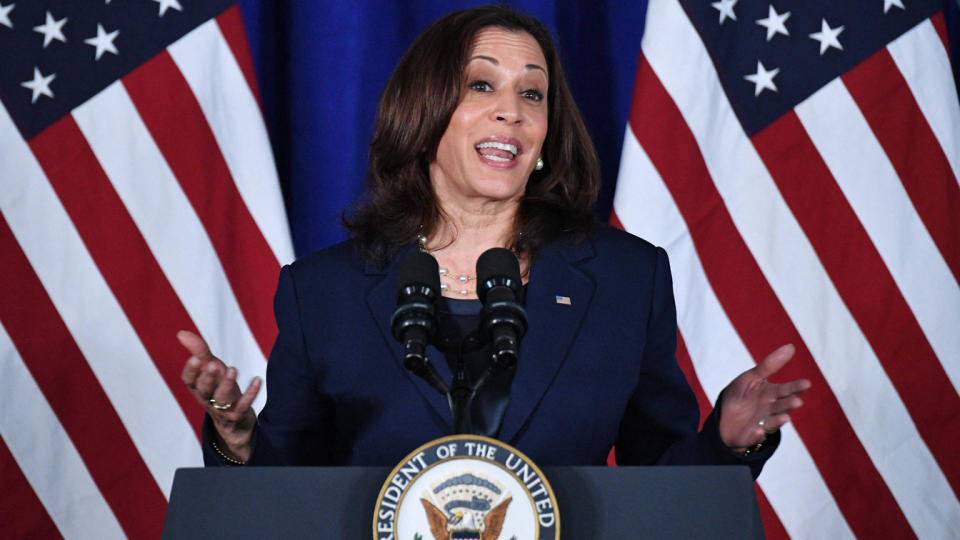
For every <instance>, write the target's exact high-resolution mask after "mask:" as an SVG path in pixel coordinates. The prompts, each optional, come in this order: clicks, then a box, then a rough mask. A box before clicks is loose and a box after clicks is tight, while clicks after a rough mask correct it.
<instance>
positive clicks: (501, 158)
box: [476, 141, 519, 163]
mask: <svg viewBox="0 0 960 540" xmlns="http://www.w3.org/2000/svg"><path fill="white" fill-rule="evenodd" d="M476 149H477V152H479V153H480V155H481V156H483V157H485V158H486V159H489V160H490V161H498V162H501V163H509V162H511V161H513V160H515V159H516V158H517V154H519V150H518V149H517V146H516V145H515V144H510V143H504V142H497V141H485V142H482V143H480V144H478V145H477V146H476Z"/></svg>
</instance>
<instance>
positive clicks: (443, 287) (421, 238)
mask: <svg viewBox="0 0 960 540" xmlns="http://www.w3.org/2000/svg"><path fill="white" fill-rule="evenodd" d="M417 243H418V244H420V249H421V250H422V251H424V252H425V253H430V250H429V249H427V237H426V236H425V235H423V234H420V235H417ZM439 272H440V279H441V280H444V279H456V280H457V284H459V285H460V288H458V289H455V290H456V292H458V293H459V294H460V296H468V295H470V294H472V293H474V292H475V291H473V290H471V289H466V288H464V287H463V285H466V284H467V283H470V282H471V281H474V280H476V279H477V276H471V275H468V274H457V276H456V277H454V276H453V275H452V274H451V273H450V271H449V270H447V268H446V267H443V266H441V267H440V270H439ZM449 290H450V285H448V284H447V283H444V282H443V281H441V282H440V291H441V294H443V293H444V292H446V291H449Z"/></svg>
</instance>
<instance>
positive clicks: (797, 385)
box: [776, 379, 811, 398]
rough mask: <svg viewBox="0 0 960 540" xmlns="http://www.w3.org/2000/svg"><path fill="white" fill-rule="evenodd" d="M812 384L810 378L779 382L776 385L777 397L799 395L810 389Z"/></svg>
mask: <svg viewBox="0 0 960 540" xmlns="http://www.w3.org/2000/svg"><path fill="white" fill-rule="evenodd" d="M810 384H811V383H810V381H809V379H797V380H795V381H790V382H786V383H783V384H778V385H776V388H777V397H778V398H784V397H787V396H799V395H800V394H802V393H804V392H806V391H807V390H809V389H810Z"/></svg>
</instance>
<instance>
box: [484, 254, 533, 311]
mask: <svg viewBox="0 0 960 540" xmlns="http://www.w3.org/2000/svg"><path fill="white" fill-rule="evenodd" d="M497 286H506V287H508V288H509V289H510V290H512V291H513V295H514V299H516V298H519V297H520V290H521V289H522V288H523V282H522V281H521V279H520V262H519V261H517V257H516V255H514V254H513V252H512V251H510V250H509V249H505V248H491V249H488V250H486V251H484V252H483V254H482V255H480V258H479V259H477V296H479V297H480V301H481V302H484V303H486V300H485V298H486V296H487V293H488V292H490V289H492V288H494V287H497ZM511 300H512V299H511Z"/></svg>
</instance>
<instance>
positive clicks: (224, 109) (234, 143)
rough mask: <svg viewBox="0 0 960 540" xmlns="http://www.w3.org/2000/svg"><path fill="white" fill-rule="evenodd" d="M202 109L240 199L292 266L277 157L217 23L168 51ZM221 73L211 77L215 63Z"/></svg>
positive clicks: (279, 255)
mask: <svg viewBox="0 0 960 540" xmlns="http://www.w3.org/2000/svg"><path fill="white" fill-rule="evenodd" d="M168 50H169V51H170V55H171V56H172V57H173V61H174V62H175V63H176V64H177V67H179V68H180V72H181V73H183V75H184V77H186V79H187V83H188V84H189V85H190V89H191V90H193V94H194V95H195V96H196V97H197V100H198V101H199V103H200V108H201V109H202V110H203V114H204V116H205V117H206V120H207V123H208V124H210V128H211V129H212V130H213V134H214V137H215V138H216V140H217V144H218V145H219V147H220V151H221V153H222V154H223V157H224V159H225V160H226V162H227V168H228V169H230V174H231V176H232V177H233V180H234V183H235V184H236V185H237V189H238V190H239V191H240V196H241V197H242V198H243V201H244V203H245V204H246V205H247V208H248V209H249V210H250V214H251V215H252V216H253V219H254V221H255V222H256V223H257V226H258V227H259V228H260V231H261V232H263V235H264V237H265V238H266V240H267V243H268V244H270V248H271V249H272V250H273V253H274V255H275V256H276V257H277V261H278V262H279V263H280V264H287V263H290V262H292V261H293V244H292V243H291V241H290V229H289V227H288V225H287V216H286V211H285V209H284V206H283V199H282V198H281V196H280V182H279V180H278V179H277V171H276V169H275V168H274V165H273V153H272V151H271V150H270V141H269V140H268V139H267V130H266V126H265V125H264V123H263V119H262V116H261V114H260V108H259V106H258V105H257V101H256V98H255V97H254V95H253V92H252V91H251V89H250V85H249V84H247V81H246V79H245V78H244V76H243V72H242V71H241V70H240V66H239V65H238V64H237V62H236V59H235V58H234V56H233V53H232V52H231V50H230V47H229V46H228V45H227V42H226V41H225V40H224V37H223V34H222V33H221V32H220V27H219V26H218V25H217V22H216V20H214V19H211V20H209V21H207V22H205V23H203V24H202V25H200V26H198V27H197V28H196V29H194V30H192V31H191V32H190V33H188V34H187V35H185V36H184V37H182V38H180V40H178V41H177V42H176V43H174V44H172V45H170V47H169V48H168ZM213 58H215V59H217V61H216V62H213V64H214V65H216V66H217V67H218V71H217V73H216V77H211V76H210V65H211V59H213Z"/></svg>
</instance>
